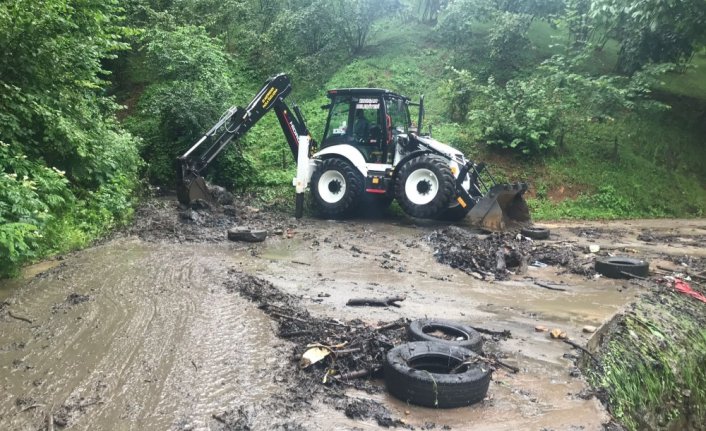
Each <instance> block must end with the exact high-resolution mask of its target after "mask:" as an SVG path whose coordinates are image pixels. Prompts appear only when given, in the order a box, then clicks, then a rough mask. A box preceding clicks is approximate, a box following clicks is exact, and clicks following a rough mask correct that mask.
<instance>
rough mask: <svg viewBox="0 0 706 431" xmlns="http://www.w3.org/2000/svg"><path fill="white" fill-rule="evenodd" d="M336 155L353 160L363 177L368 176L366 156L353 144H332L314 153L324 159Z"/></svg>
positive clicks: (315, 156) (318, 157)
mask: <svg viewBox="0 0 706 431" xmlns="http://www.w3.org/2000/svg"><path fill="white" fill-rule="evenodd" d="M335 156H338V157H343V158H344V159H346V160H348V161H349V162H351V163H352V164H353V166H355V167H356V168H357V169H358V170H359V171H360V173H361V174H363V178H365V177H367V176H368V167H367V165H366V163H365V157H363V155H362V154H361V153H360V151H359V150H358V149H357V148H356V147H354V146H352V145H348V144H341V145H332V146H330V147H326V148H324V149H323V150H321V151H319V152H318V153H316V154H314V155H313V157H314V158H317V159H322V160H323V159H327V158H329V157H335Z"/></svg>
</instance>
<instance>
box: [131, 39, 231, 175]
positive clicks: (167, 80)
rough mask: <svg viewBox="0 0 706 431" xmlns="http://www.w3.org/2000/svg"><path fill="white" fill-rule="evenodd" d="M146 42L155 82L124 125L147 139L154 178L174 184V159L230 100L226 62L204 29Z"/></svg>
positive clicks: (146, 150) (144, 150)
mask: <svg viewBox="0 0 706 431" xmlns="http://www.w3.org/2000/svg"><path fill="white" fill-rule="evenodd" d="M142 43H143V44H144V45H143V47H142V48H141V49H142V51H143V52H144V54H145V62H146V66H147V68H148V70H149V71H150V72H151V74H152V75H153V76H154V77H155V79H154V81H153V83H152V84H150V85H149V86H148V87H147V88H146V89H145V91H144V93H143V94H142V96H141V97H140V100H139V102H138V104H137V112H136V114H135V115H133V116H132V117H131V118H129V120H128V121H127V123H126V124H127V126H128V127H129V128H130V130H131V131H133V133H135V134H137V135H139V136H141V137H142V138H143V139H144V145H143V146H142V149H141V154H142V156H143V158H145V160H148V161H149V176H150V180H151V181H153V182H154V183H156V184H162V185H171V184H172V183H173V182H174V178H175V177H174V175H175V174H174V169H173V166H174V165H173V164H174V160H176V157H177V156H179V155H181V154H182V153H183V152H184V151H186V149H187V148H188V147H189V146H191V145H193V143H194V142H196V140H197V139H198V138H200V137H201V136H202V134H203V132H204V131H206V130H208V129H209V128H210V127H211V126H212V125H213V123H214V122H215V121H216V120H217V119H218V117H219V116H220V115H221V114H222V113H223V111H224V108H225V107H226V104H227V103H228V99H229V98H230V97H232V88H231V85H230V74H229V67H228V59H227V57H226V55H225V53H224V52H223V47H222V45H221V44H220V43H219V42H218V41H217V40H215V39H212V38H211V37H210V36H209V35H208V34H206V31H205V30H204V29H203V28H202V27H194V26H179V27H177V28H176V29H175V30H163V29H154V30H151V31H148V32H146V33H145V34H144V36H143V37H142Z"/></svg>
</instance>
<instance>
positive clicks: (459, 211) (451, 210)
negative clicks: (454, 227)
mask: <svg viewBox="0 0 706 431" xmlns="http://www.w3.org/2000/svg"><path fill="white" fill-rule="evenodd" d="M471 208H472V207H471V206H470V205H466V207H465V208H464V207H463V206H461V204H457V205H452V206H450V207H448V208H446V209H445V210H444V212H442V213H441V214H440V215H439V217H438V219H439V220H443V221H450V222H456V221H461V220H463V219H464V218H465V217H466V216H467V215H468V213H469V212H471Z"/></svg>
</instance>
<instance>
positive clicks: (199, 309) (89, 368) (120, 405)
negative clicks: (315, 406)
mask: <svg viewBox="0 0 706 431" xmlns="http://www.w3.org/2000/svg"><path fill="white" fill-rule="evenodd" d="M222 258H223V250H220V254H219V253H218V252H214V251H213V250H209V248H208V247H207V246H195V247H184V246H180V245H167V244H160V245H154V244H153V245H146V244H143V243H140V242H135V241H132V242H131V241H129V240H125V241H120V242H118V243H117V244H116V243H113V244H111V245H110V246H99V247H96V248H93V249H90V250H88V251H86V252H83V253H80V254H78V255H77V256H74V257H72V258H71V259H70V260H71V262H70V267H69V268H62V269H61V270H57V271H50V272H49V273H48V274H47V275H45V276H42V277H40V278H37V279H35V280H33V281H31V282H30V283H28V285H27V286H25V287H24V288H21V289H18V290H17V292H16V294H15V295H14V297H13V298H12V301H11V302H12V303H11V307H12V309H14V310H18V312H19V311H20V310H21V312H22V313H23V314H26V315H29V316H33V317H32V318H33V323H32V324H31V325H28V324H26V323H24V322H14V321H8V320H2V321H0V331H1V332H0V334H1V335H2V338H0V389H2V390H1V391H0V392H2V393H3V394H4V395H2V396H0V429H37V428H38V427H41V426H42V425H41V424H42V423H43V422H42V421H43V420H44V416H45V414H46V411H48V410H52V407H51V406H54V408H53V413H54V417H55V418H56V419H57V423H59V424H62V423H65V424H68V425H70V426H73V427H76V428H78V429H121V430H122V429H126V430H128V429H173V428H179V429H181V428H188V427H187V425H189V424H190V425H189V426H191V427H195V428H205V426H206V424H205V420H206V419H207V418H206V417H198V416H199V415H201V416H203V415H204V414H205V412H216V411H218V409H222V408H224V407H226V406H232V405H237V404H238V403H248V404H249V403H252V402H256V401H257V400H258V399H259V398H263V397H266V396H267V395H268V394H271V393H272V392H273V391H276V390H277V389H276V385H275V383H274V382H273V378H272V376H271V370H272V369H273V368H276V366H275V365H276V362H277V354H276V352H275V351H274V349H273V348H272V347H268V346H272V345H274V344H275V343H274V341H273V335H272V331H271V329H270V323H269V320H268V319H267V318H266V316H264V314H263V313H261V312H260V311H259V310H256V309H253V308H252V305H251V304H249V303H248V302H247V301H245V300H243V299H241V298H239V297H238V296H237V295H229V294H226V293H225V290H224V288H223V287H222V282H221V281H222V277H223V275H222V274H225V273H226V270H225V263H224V262H223V261H222V260H219V259H222ZM71 293H80V294H84V295H89V297H90V299H89V301H88V302H84V303H80V304H76V305H71V304H69V303H67V302H66V299H67V296H68V295H69V294H71ZM13 343H14V344H13ZM22 343H24V347H23V348H13V346H22ZM245 346H248V347H247V348H245ZM265 369H270V371H269V372H266V371H264V370H265ZM33 404H42V405H43V406H40V407H37V408H33V409H29V410H27V411H25V412H21V413H20V412H19V410H21V408H23V407H26V406H29V405H33ZM209 415H210V414H209Z"/></svg>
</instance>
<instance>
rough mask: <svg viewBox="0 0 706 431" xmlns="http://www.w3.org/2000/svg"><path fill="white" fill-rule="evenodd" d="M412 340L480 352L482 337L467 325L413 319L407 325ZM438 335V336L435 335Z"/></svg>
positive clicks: (438, 320) (446, 321)
mask: <svg viewBox="0 0 706 431" xmlns="http://www.w3.org/2000/svg"><path fill="white" fill-rule="evenodd" d="M407 335H408V336H409V339H410V340H412V341H436V342H439V343H445V344H449V345H452V346H457V347H463V348H465V349H470V350H473V351H474V352H476V353H481V351H482V350H483V337H481V336H480V334H479V333H478V331H476V330H475V329H473V328H471V327H470V326H468V325H463V324H461V323H457V322H452V321H450V320H442V319H419V320H414V321H412V323H410V324H409V327H407ZM437 335H438V336H437Z"/></svg>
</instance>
